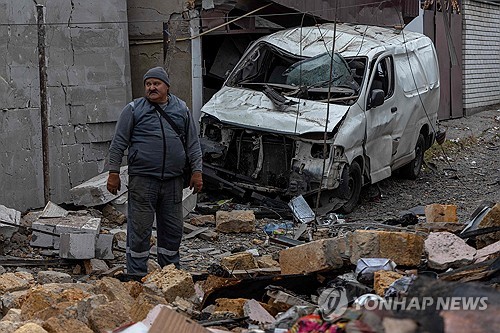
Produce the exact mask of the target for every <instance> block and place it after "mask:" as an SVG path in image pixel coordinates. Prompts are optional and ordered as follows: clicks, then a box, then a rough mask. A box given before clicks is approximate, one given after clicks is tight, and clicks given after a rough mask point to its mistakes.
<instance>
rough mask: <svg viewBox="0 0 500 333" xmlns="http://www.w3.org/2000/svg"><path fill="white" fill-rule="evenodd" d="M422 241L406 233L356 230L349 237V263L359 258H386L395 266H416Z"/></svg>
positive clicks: (421, 250)
mask: <svg viewBox="0 0 500 333" xmlns="http://www.w3.org/2000/svg"><path fill="white" fill-rule="evenodd" d="M423 251H424V239H423V238H422V236H420V235H416V234H412V233H407V232H392V231H377V230H356V231H355V232H353V233H352V237H351V263H352V264H356V263H357V262H358V260H359V259H360V258H387V259H391V260H392V261H394V262H395V263H396V264H397V265H402V266H418V265H419V264H420V259H421V257H422V254H423Z"/></svg>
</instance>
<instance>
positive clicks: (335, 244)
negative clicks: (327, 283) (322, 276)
mask: <svg viewBox="0 0 500 333" xmlns="http://www.w3.org/2000/svg"><path fill="white" fill-rule="evenodd" d="M339 242H342V239H341V238H328V239H321V240H317V241H314V242H309V243H306V244H302V245H298V246H294V247H290V248H288V249H285V250H282V251H281V252H280V255H279V263H280V266H281V273H282V274H307V273H313V272H321V271H327V270H331V269H336V268H340V267H342V265H343V261H342V257H341V253H340V251H339Z"/></svg>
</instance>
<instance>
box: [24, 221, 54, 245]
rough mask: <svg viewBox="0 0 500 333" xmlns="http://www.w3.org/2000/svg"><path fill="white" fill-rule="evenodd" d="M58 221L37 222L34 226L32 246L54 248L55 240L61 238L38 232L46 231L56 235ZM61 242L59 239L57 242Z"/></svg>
mask: <svg viewBox="0 0 500 333" xmlns="http://www.w3.org/2000/svg"><path fill="white" fill-rule="evenodd" d="M57 223H58V221H57V220H55V219H48V220H45V219H44V220H36V221H34V222H33V224H32V228H33V233H32V234H31V240H30V245H31V246H35V247H46V248H51V247H54V243H55V239H56V238H59V237H56V236H54V235H50V234H46V233H41V232H38V231H37V230H40V231H46V232H50V233H53V234H55V232H56V225H57ZM57 241H58V242H59V239H58V240H57Z"/></svg>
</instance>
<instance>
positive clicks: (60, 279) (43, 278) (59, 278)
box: [36, 271, 73, 284]
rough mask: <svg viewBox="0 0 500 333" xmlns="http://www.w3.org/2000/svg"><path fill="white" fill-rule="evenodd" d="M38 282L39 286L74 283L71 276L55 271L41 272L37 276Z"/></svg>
mask: <svg viewBox="0 0 500 333" xmlns="http://www.w3.org/2000/svg"><path fill="white" fill-rule="evenodd" d="M36 280H37V282H38V283H39V284H47V283H71V282H73V278H72V277H71V275H69V274H67V273H63V272H55V271H40V272H38V274H37V278H36Z"/></svg>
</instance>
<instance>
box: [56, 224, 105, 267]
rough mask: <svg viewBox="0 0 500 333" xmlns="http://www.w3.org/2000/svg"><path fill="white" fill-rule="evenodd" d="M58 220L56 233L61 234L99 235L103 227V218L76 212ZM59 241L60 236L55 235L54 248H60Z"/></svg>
mask: <svg viewBox="0 0 500 333" xmlns="http://www.w3.org/2000/svg"><path fill="white" fill-rule="evenodd" d="M58 220H59V223H57V225H56V228H55V233H56V234H59V235H61V234H69V233H89V234H93V235H97V234H99V230H100V229H101V218H98V217H92V216H91V215H80V214H75V215H70V216H69V217H67V218H61V219H58ZM59 242H60V237H54V249H56V250H57V249H59V246H60V245H59ZM94 243H95V241H94ZM81 259H84V258H81Z"/></svg>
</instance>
